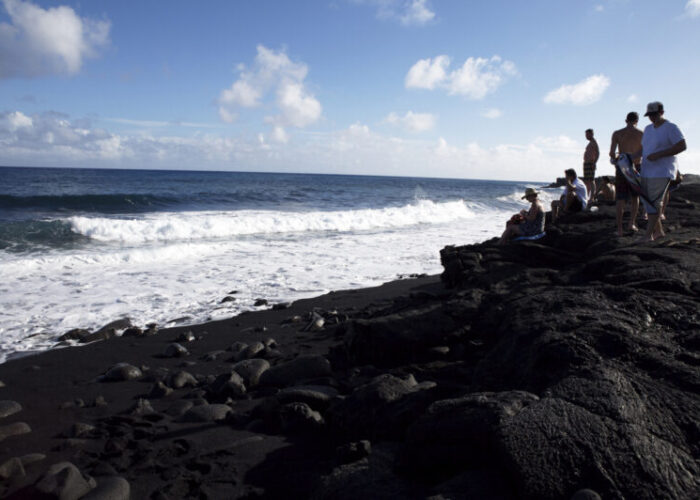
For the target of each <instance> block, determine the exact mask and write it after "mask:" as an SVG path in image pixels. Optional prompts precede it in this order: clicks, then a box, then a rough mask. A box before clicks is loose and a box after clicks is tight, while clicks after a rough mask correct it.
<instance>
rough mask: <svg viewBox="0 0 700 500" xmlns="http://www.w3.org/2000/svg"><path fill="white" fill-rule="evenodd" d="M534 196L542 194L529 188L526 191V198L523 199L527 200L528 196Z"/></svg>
mask: <svg viewBox="0 0 700 500" xmlns="http://www.w3.org/2000/svg"><path fill="white" fill-rule="evenodd" d="M533 194H534V195H535V196H537V195H538V194H540V193H539V191H537V190H536V189H535V188H527V189H526V190H525V196H523V197H522V199H523V200H524V199H525V198H527V197H528V196H530V195H533Z"/></svg>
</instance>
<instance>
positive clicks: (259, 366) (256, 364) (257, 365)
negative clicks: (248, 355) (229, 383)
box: [232, 359, 270, 387]
mask: <svg viewBox="0 0 700 500" xmlns="http://www.w3.org/2000/svg"><path fill="white" fill-rule="evenodd" d="M232 368H233V371H235V372H236V373H238V374H239V375H240V376H241V377H242V378H243V381H244V382H245V385H246V386H247V387H255V386H256V385H258V382H259V381H260V376H261V375H262V374H263V373H264V372H265V370H267V369H269V368H270V363H269V362H268V361H266V360H264V359H245V360H243V361H239V362H238V363H236V364H235V365H233V366H232Z"/></svg>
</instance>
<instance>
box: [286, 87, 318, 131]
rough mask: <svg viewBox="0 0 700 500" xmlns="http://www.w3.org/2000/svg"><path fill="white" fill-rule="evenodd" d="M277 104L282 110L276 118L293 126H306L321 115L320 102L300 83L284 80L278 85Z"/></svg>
mask: <svg viewBox="0 0 700 500" xmlns="http://www.w3.org/2000/svg"><path fill="white" fill-rule="evenodd" d="M277 104H278V106H279V108H280V110H281V111H282V115H281V116H280V117H279V119H278V120H279V121H281V122H282V123H284V124H289V125H292V126H294V127H306V126H307V125H311V124H312V123H314V122H315V121H316V120H318V119H319V118H320V117H321V103H320V102H318V101H317V100H316V99H315V98H314V97H313V96H312V95H310V94H309V93H308V92H307V91H306V89H305V88H304V85H303V84H301V83H297V82H285V83H283V84H282V85H280V87H279V88H278V89H277Z"/></svg>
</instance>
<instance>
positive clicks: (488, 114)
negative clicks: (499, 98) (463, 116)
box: [481, 108, 503, 120]
mask: <svg viewBox="0 0 700 500" xmlns="http://www.w3.org/2000/svg"><path fill="white" fill-rule="evenodd" d="M481 116H483V117H484V118H489V119H491V120H495V119H496V118H500V117H501V116H503V111H501V110H500V109H498V108H490V109H487V110H486V111H484V112H483V113H481Z"/></svg>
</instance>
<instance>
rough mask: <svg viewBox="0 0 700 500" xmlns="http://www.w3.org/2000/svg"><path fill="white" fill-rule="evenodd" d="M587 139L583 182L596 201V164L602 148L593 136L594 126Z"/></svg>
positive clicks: (589, 130)
mask: <svg viewBox="0 0 700 500" xmlns="http://www.w3.org/2000/svg"><path fill="white" fill-rule="evenodd" d="M586 139H588V145H587V146H586V151H584V153H583V183H584V184H585V185H586V189H587V190H588V196H589V197H590V200H589V201H595V164H596V163H598V158H599V157H600V149H599V148H598V143H597V142H596V140H595V139H594V138H593V129H592V128H589V129H588V130H586ZM635 151H636V150H635Z"/></svg>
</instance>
